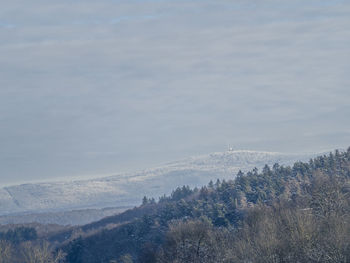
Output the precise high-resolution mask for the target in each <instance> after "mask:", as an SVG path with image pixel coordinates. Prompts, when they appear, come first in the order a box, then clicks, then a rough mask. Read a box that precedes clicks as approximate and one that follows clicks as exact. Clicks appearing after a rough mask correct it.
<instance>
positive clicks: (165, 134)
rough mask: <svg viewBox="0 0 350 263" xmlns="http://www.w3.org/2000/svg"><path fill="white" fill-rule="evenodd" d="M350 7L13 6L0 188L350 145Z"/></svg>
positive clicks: (3, 48)
mask: <svg viewBox="0 0 350 263" xmlns="http://www.w3.org/2000/svg"><path fill="white" fill-rule="evenodd" d="M349 13H350V1H345V0H344V1H341V0H329V1H324V0H308V1H305V0H289V1H280V0H278V1H277V0H249V1H248V0H230V1H229V0H99V1H96V0H95V1H93V0H74V1H73V0H59V1H58V0H52V1H46V0H32V1H26V0H3V1H2V2H1V9H0V179H1V180H0V181H1V182H0V185H5V184H17V183H23V182H31V181H37V180H39V181H40V180H41V181H46V180H53V179H57V178H76V177H84V176H86V177H88V176H89V177H91V176H104V175H112V174H118V173H122V172H128V171H137V170H139V169H144V168H150V167H153V166H157V165H161V164H163V163H165V162H169V161H173V160H178V159H183V158H185V157H187V156H192V155H197V154H206V153H210V152H215V151H225V150H226V149H227V145H228V144H230V145H231V146H232V147H233V148H234V149H249V150H264V151H278V152H289V153H290V152H295V153H301V152H320V151H324V150H327V151H328V150H332V149H336V148H347V147H348V146H350V121H349V116H350V103H349V99H350V87H349V86H350V85H349V84H350V62H349V61H350V45H349V43H350V16H349Z"/></svg>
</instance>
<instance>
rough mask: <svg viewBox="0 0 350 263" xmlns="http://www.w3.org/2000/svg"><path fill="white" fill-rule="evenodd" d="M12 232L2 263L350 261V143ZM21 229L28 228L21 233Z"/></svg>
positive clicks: (0, 245)
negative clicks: (92, 217)
mask: <svg viewBox="0 0 350 263" xmlns="http://www.w3.org/2000/svg"><path fill="white" fill-rule="evenodd" d="M8 231H9V230H8ZM11 231H12V232H10V233H9V234H8V233H7V232H4V233H2V234H1V235H0V239H1V241H0V255H1V256H0V263H1V262H14V263H15V262H48V263H50V262H70V263H80V262H82V263H90V262H106V263H107V262H108V263H111V262H118V263H129V262H144V263H146V262H164V263H165V262H173V263H182V262H184V263H185V262H194V263H196V262H198V263H199V262H203V263H206V262H213V263H216V262H244V263H246V262H266V263H267V262H275V263H277V262H278V263H279V262H281V263H282V262H301V263H302V262H350V148H349V149H348V150H347V151H345V152H339V151H335V153H331V154H330V155H328V156H320V157H318V158H315V159H313V160H310V161H309V163H301V162H298V163H295V164H294V165H293V166H292V167H283V166H279V165H278V164H275V165H274V166H273V167H268V166H265V167H264V169H263V170H262V171H261V172H258V170H257V169H254V170H253V171H251V172H248V173H246V174H243V173H241V172H240V173H238V175H237V177H236V179H234V180H230V181H219V180H217V181H216V182H215V183H213V182H210V183H209V184H208V185H207V186H204V187H202V188H200V189H190V188H189V187H186V186H184V187H181V188H178V189H176V190H174V191H173V193H172V194H171V196H168V197H167V196H163V197H161V198H160V199H159V201H157V202H156V201H155V200H153V199H148V198H144V200H143V204H142V205H141V206H140V207H137V208H134V209H131V210H128V211H126V212H124V213H122V214H120V215H116V216H112V217H108V218H105V219H103V220H101V221H98V222H95V223H92V224H89V225H85V226H81V227H75V228H68V229H63V230H60V231H55V232H53V233H49V234H46V235H42V236H41V237H38V236H37V235H36V234H35V233H34V232H33V231H32V232H31V231H30V230H25V231H24V228H22V230H18V229H17V230H16V229H14V230H11ZM14 231H24V232H25V233H27V234H26V235H25V238H24V237H20V238H13V236H16V235H13V232H14ZM26 231H27V232H26ZM28 233H29V234H28ZM22 236H23V235H22ZM34 254H35V255H46V256H47V258H46V259H45V260H42V259H40V257H39V256H37V258H35V257H34V256H33V255H34ZM30 256H31V257H30ZM42 257H44V256H42ZM33 258H34V259H33ZM29 259H30V260H29Z"/></svg>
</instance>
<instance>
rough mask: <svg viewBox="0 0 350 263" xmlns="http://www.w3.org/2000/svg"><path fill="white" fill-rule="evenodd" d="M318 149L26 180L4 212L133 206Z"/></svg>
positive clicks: (9, 193)
mask: <svg viewBox="0 0 350 263" xmlns="http://www.w3.org/2000/svg"><path fill="white" fill-rule="evenodd" d="M313 156H314V155H313V154H282V153H272V152H258V151H227V152H218V153H212V154H209V155H202V156H197V157H191V158H188V159H185V160H182V161H177V162H172V163H168V164H166V165H164V166H161V167H157V168H153V169H148V170H144V171H140V172H137V173H132V174H120V175H115V176H110V177H104V178H98V179H90V180H79V181H64V182H47V183H35V184H23V185H18V186H11V187H4V188H2V189H0V207H1V209H0V215H8V214H14V213H38V212H39V213H41V212H58V211H68V210H74V209H95V208H105V207H123V206H134V205H138V204H140V202H141V199H142V197H143V196H145V195H146V196H149V197H155V198H157V197H159V196H161V195H163V194H169V193H170V192H171V191H172V190H173V189H174V188H176V187H177V186H182V185H190V186H191V187H193V186H202V185H205V184H207V183H208V182H209V181H210V180H216V179H217V178H220V179H223V178H225V179H229V178H234V177H235V175H236V174H237V172H238V171H239V170H240V169H241V170H242V171H248V170H251V169H253V168H254V167H257V168H262V167H263V166H264V165H265V164H269V165H273V164H274V163H276V162H278V163H280V164H284V165H288V164H292V163H293V162H295V161H298V160H302V161H307V160H308V159H309V158H311V157H313Z"/></svg>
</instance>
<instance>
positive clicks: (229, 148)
mask: <svg viewBox="0 0 350 263" xmlns="http://www.w3.org/2000/svg"><path fill="white" fill-rule="evenodd" d="M227 151H229V152H233V147H232V146H231V145H230V144H229V145H228V147H227Z"/></svg>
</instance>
